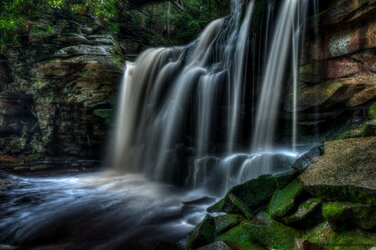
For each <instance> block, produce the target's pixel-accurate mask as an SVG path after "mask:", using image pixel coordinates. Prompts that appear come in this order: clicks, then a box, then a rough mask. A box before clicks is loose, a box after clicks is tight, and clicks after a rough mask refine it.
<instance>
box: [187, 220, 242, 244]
mask: <svg viewBox="0 0 376 250" xmlns="http://www.w3.org/2000/svg"><path fill="white" fill-rule="evenodd" d="M241 221H242V217H241V216H239V215H235V214H226V215H220V216H215V217H213V216H211V215H207V216H206V217H205V218H204V220H203V221H202V222H201V223H200V224H199V225H198V226H197V227H195V228H194V229H193V230H192V232H191V233H190V234H189V237H188V240H187V244H186V246H185V248H186V249H195V248H198V247H201V246H204V245H207V244H210V243H212V242H213V241H214V239H215V237H217V236H218V235H220V234H222V233H223V232H225V231H227V230H229V229H230V228H233V227H235V226H236V225H238V224H239V223H240V222H241Z"/></svg>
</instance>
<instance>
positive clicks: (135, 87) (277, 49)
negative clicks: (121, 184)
mask: <svg viewBox="0 0 376 250" xmlns="http://www.w3.org/2000/svg"><path fill="white" fill-rule="evenodd" d="M307 3H308V1H307V0H304V1H297V0H286V1H283V2H282V3H281V4H280V6H279V7H278V8H277V7H276V4H277V3H276V2H275V1H274V0H269V1H268V2H267V3H266V4H265V6H266V8H265V13H264V15H265V17H264V19H265V20H264V21H263V23H262V24H261V30H263V31H265V34H263V35H260V33H261V32H259V33H258V34H257V32H254V31H253V33H252V32H251V27H252V20H253V19H254V17H253V11H254V8H255V1H254V0H251V1H250V2H249V3H248V4H247V5H246V4H245V3H244V2H242V1H240V0H234V1H233V2H232V14H231V15H229V16H227V17H224V18H221V19H217V20H214V21H213V22H211V23H210V24H209V25H208V26H207V27H206V29H205V30H204V31H203V32H202V33H201V35H200V36H199V37H198V39H197V40H195V41H194V42H192V43H191V44H189V45H187V46H182V47H173V48H156V49H148V50H146V51H145V52H143V53H142V54H141V55H140V56H139V57H138V58H137V60H136V62H135V63H134V64H131V63H127V65H126V69H125V73H124V77H123V82H122V89H121V93H120V95H121V98H120V102H119V110H118V114H117V123H116V131H115V133H114V138H113V143H112V146H113V147H112V149H111V154H110V159H111V160H112V162H111V163H110V164H111V165H113V166H115V167H116V168H117V169H118V170H122V171H125V172H138V173H143V174H145V175H146V176H147V177H148V178H151V179H153V180H157V181H163V182H169V183H174V184H178V185H186V186H193V187H196V188H198V187H205V188H206V189H208V190H211V189H212V188H211V187H215V188H214V189H215V191H214V192H216V193H220V194H221V193H223V192H225V191H226V190H227V189H228V188H229V187H231V186H233V185H236V184H238V183H241V182H244V181H246V180H248V179H251V178H256V177H257V176H259V175H261V174H275V173H280V172H284V171H287V170H289V168H290V166H291V164H292V162H293V161H294V159H295V158H296V156H297V153H295V151H298V149H297V145H296V139H297V127H296V126H297V125H296V124H297V112H296V110H295V109H294V112H293V115H292V124H293V125H292V145H287V146H283V147H277V146H275V144H274V138H275V134H276V133H275V132H276V131H275V130H276V125H277V122H278V119H277V117H278V111H279V109H280V95H281V92H282V90H283V82H284V81H286V78H287V77H291V79H292V80H291V81H292V85H293V90H294V91H293V92H294V95H293V102H294V103H293V106H294V107H295V106H296V101H297V91H298V71H297V68H298V60H299V55H300V50H301V47H302V46H301V41H302V38H303V36H304V30H305V27H304V23H305V17H306V12H307V8H308V4H307ZM246 6H247V7H246ZM277 10H278V15H276V13H275V12H276V11H277ZM274 17H276V18H274ZM273 27H274V28H273ZM272 30H273V32H271V31H272ZM263 42H264V43H265V46H264V47H262V44H263ZM257 48H259V49H257ZM258 50H259V51H258ZM289 60H290V61H289ZM264 64H265V66H264ZM249 69H252V74H248V70H249ZM290 70H291V73H286V71H287V72H289V71H290ZM261 71H262V72H263V73H262V74H260V72H261ZM250 75H251V76H250ZM260 75H262V76H260ZM259 79H261V80H259ZM256 96H258V104H257V103H256V101H255V100H257V98H256ZM248 103H251V105H249V104H248ZM254 111H255V112H254ZM247 124H250V125H251V127H253V131H252V134H251V135H250V138H244V134H247V133H248V134H249V130H250V128H249V127H247V126H248V125H247ZM247 131H248V132H247ZM249 144H251V149H249ZM247 145H248V146H247ZM286 149H288V150H286ZM273 166H274V167H273ZM275 166H278V167H275Z"/></svg>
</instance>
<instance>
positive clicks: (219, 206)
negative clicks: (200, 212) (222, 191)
mask: <svg viewBox="0 0 376 250" xmlns="http://www.w3.org/2000/svg"><path fill="white" fill-rule="evenodd" d="M293 178H294V175H293V174H287V175H283V176H278V177H274V176H272V175H262V176H260V177H258V178H257V179H253V180H250V181H247V182H245V183H243V184H240V185H238V186H235V187H233V188H231V189H230V190H229V191H228V192H227V194H226V195H225V197H224V198H223V199H221V200H220V201H218V202H217V203H216V204H214V205H213V206H211V207H209V208H208V211H209V212H225V213H240V214H243V215H244V216H245V217H247V218H250V217H252V212H253V211H254V210H256V209H257V208H258V207H259V206H261V205H263V204H266V203H267V202H268V201H269V200H270V198H271V197H272V195H273V193H274V191H275V190H276V189H278V188H283V187H284V186H286V185H287V184H288V183H289V181H291V180H292V179H293Z"/></svg>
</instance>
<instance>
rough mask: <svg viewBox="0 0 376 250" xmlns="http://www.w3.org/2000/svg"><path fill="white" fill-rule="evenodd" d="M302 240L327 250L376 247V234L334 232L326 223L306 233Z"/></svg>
mask: <svg viewBox="0 0 376 250" xmlns="http://www.w3.org/2000/svg"><path fill="white" fill-rule="evenodd" d="M304 238H305V239H307V240H308V241H309V242H312V243H314V244H318V245H320V246H324V247H325V248H326V249H328V250H337V249H341V250H342V249H348V250H350V249H351V250H363V249H364V250H368V249H371V247H375V246H376V234H375V233H371V232H365V231H362V230H359V229H356V230H351V231H344V232H335V231H333V229H332V228H331V227H330V225H329V223H328V222H324V223H322V224H320V225H318V226H317V227H315V228H313V229H312V230H310V231H308V232H307V233H306V234H305V235H304Z"/></svg>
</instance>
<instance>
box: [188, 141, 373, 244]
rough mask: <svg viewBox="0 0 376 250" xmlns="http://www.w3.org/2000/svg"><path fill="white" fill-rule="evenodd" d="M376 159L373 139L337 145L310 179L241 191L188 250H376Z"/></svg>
mask: <svg viewBox="0 0 376 250" xmlns="http://www.w3.org/2000/svg"><path fill="white" fill-rule="evenodd" d="M375 157H376V137H374V136H371V137H362V138H350V139H345V140H338V141H331V142H327V143H325V154H324V155H322V156H319V157H317V158H316V159H315V160H314V161H313V163H311V165H310V166H309V167H308V168H307V169H306V170H305V171H304V172H303V173H298V172H294V173H291V174H288V175H284V176H276V177H273V176H271V175H267V176H260V177H259V178H257V179H255V180H251V181H248V182H246V183H244V184H241V185H239V186H236V187H234V188H232V189H231V190H230V191H229V192H228V193H227V194H226V196H225V197H224V198H223V199H222V200H220V201H219V202H217V203H216V204H214V205H213V206H212V207H210V208H209V209H208V212H209V214H208V215H207V216H206V217H205V219H204V220H203V221H202V222H201V224H199V225H198V226H197V227H196V228H195V229H194V230H193V231H192V232H191V234H190V235H189V237H188V239H187V243H186V246H185V249H200V250H212V249H213V250H214V249H244V250H246V249H284V250H287V249H297V250H303V249H304V250H308V249H357V250H360V249H373V247H376V232H375V229H376V213H375V211H376V209H375V205H376V186H375V182H374V179H375V177H376V175H375V174H376V172H375V169H374V163H375V162H376V158H375ZM296 176H298V177H297V178H296Z"/></svg>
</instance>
